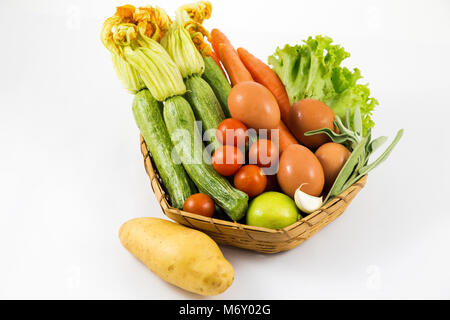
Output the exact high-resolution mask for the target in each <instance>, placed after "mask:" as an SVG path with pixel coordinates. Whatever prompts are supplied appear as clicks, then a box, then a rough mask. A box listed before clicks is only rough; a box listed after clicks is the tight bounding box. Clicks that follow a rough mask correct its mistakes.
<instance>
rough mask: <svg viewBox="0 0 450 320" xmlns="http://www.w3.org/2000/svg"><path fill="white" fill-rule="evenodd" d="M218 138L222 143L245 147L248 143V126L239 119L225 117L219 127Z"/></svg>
mask: <svg viewBox="0 0 450 320" xmlns="http://www.w3.org/2000/svg"><path fill="white" fill-rule="evenodd" d="M216 136H217V140H219V142H220V143H221V144H222V145H230V146H235V147H243V146H245V144H246V143H247V140H248V133H247V127H246V126H245V124H243V123H242V122H241V121H239V120H237V119H233V118H230V119H225V120H223V121H222V122H221V123H220V124H219V126H218V127H217V133H216Z"/></svg>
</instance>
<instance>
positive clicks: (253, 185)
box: [234, 164, 267, 197]
mask: <svg viewBox="0 0 450 320" xmlns="http://www.w3.org/2000/svg"><path fill="white" fill-rule="evenodd" d="M266 185H267V177H266V176H265V175H264V172H263V170H262V169H261V168H260V167H258V166H255V165H252V164H251V165H247V166H243V167H242V168H241V169H239V171H238V172H237V173H236V175H235V176H234V186H235V187H236V189H238V190H241V191H243V192H245V193H246V194H248V195H249V197H256V196H258V195H260V194H261V193H263V192H264V190H265V189H266Z"/></svg>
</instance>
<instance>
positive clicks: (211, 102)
mask: <svg viewBox="0 0 450 320" xmlns="http://www.w3.org/2000/svg"><path fill="white" fill-rule="evenodd" d="M184 83H185V84H186V89H187V91H186V94H185V96H186V100H187V101H188V102H189V104H190V105H191V107H192V110H193V111H194V115H195V118H196V119H197V120H200V121H201V122H202V128H203V132H204V133H205V137H204V141H208V144H209V147H208V151H209V152H210V153H211V154H212V153H213V152H214V151H216V150H217V149H218V148H219V147H220V143H219V141H217V137H216V130H217V127H218V126H219V124H220V123H221V122H222V121H223V120H225V115H224V114H223V111H222V108H221V106H220V103H219V101H218V100H217V98H216V95H215V94H214V91H213V90H212V89H211V87H210V86H209V84H208V83H207V82H206V81H205V80H203V79H202V78H201V77H200V76H192V77H189V78H186V79H185V81H184Z"/></svg>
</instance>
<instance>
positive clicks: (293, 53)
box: [269, 36, 378, 134]
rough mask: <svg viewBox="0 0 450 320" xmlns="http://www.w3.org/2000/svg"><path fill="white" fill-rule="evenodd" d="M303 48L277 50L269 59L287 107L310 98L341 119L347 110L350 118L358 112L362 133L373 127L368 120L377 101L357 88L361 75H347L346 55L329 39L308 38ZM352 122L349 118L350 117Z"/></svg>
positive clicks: (362, 87)
mask: <svg viewBox="0 0 450 320" xmlns="http://www.w3.org/2000/svg"><path fill="white" fill-rule="evenodd" d="M303 42H304V44H303V45H296V46H290V45H286V46H285V47H284V48H283V49H280V48H277V50H276V52H275V54H274V55H273V56H271V57H269V64H270V65H271V66H272V68H273V70H274V71H275V72H276V73H277V74H278V76H279V77H280V79H281V81H282V82H283V84H284V85H285V87H286V90H287V93H288V95H289V99H290V102H291V104H294V103H295V102H297V101H299V100H302V99H306V98H312V99H317V100H320V101H322V102H324V103H325V104H327V105H328V106H329V107H330V108H331V109H333V111H334V113H335V114H336V115H338V116H339V117H341V118H344V117H345V115H346V111H347V109H350V110H351V113H352V114H353V113H354V111H355V109H356V107H357V106H359V107H360V109H361V115H362V120H363V132H364V134H366V133H367V132H368V130H369V129H370V128H372V127H373V126H374V122H373V121H372V119H371V115H372V111H373V109H374V108H375V107H376V106H377V105H378V101H377V100H376V99H374V98H372V97H370V90H369V87H368V85H367V84H358V83H357V82H358V80H360V79H361V78H362V76H361V72H360V71H359V70H358V69H357V68H355V69H353V71H350V70H349V69H347V68H346V67H342V66H341V63H342V61H344V60H345V59H346V58H348V57H350V54H349V53H348V52H346V51H345V50H344V48H342V47H341V46H340V45H336V44H332V42H333V40H332V39H331V38H329V37H324V36H316V37H315V38H312V37H309V38H308V40H306V41H303ZM352 118H353V117H352Z"/></svg>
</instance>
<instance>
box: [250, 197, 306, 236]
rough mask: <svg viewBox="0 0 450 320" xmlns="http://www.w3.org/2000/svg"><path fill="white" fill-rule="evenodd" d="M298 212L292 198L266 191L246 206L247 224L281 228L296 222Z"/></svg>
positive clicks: (298, 215)
mask: <svg viewBox="0 0 450 320" xmlns="http://www.w3.org/2000/svg"><path fill="white" fill-rule="evenodd" d="M299 217H300V218H301V216H300V213H299V210H298V208H297V206H296V205H295V202H294V200H292V199H291V198H290V197H288V196H287V195H285V194H283V193H279V192H266V193H263V194H261V195H260V196H258V197H256V198H255V199H254V200H253V201H252V202H251V203H250V206H249V208H248V212H247V224H248V225H249V226H256V227H264V228H269V229H282V228H285V227H287V226H290V225H291V224H293V223H295V222H297V220H298V219H299Z"/></svg>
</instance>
